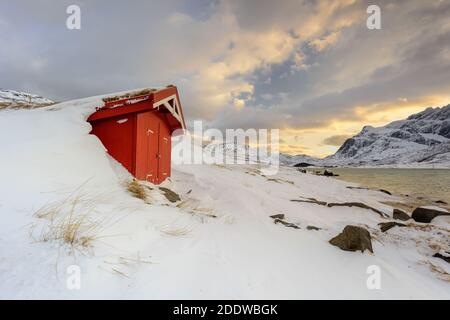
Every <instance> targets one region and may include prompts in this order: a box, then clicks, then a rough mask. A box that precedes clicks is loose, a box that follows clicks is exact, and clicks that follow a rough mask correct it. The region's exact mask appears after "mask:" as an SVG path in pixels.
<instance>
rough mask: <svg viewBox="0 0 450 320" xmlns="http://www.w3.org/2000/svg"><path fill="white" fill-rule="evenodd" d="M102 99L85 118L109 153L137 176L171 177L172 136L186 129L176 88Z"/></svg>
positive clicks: (157, 179) (158, 180)
mask: <svg viewBox="0 0 450 320" xmlns="http://www.w3.org/2000/svg"><path fill="white" fill-rule="evenodd" d="M103 102H104V105H103V106H102V107H101V108H98V109H97V111H96V112H95V113H93V114H92V115H91V116H90V117H89V118H88V121H89V122H90V124H91V125H92V131H91V133H92V134H95V135H96V136H97V137H98V138H99V139H100V140H101V141H102V143H103V145H104V146H105V147H106V149H107V150H108V153H109V154H110V155H111V156H112V157H113V158H115V159H116V160H117V161H119V162H120V163H121V164H122V165H123V166H124V167H125V168H126V169H127V170H128V171H129V172H130V173H131V174H133V175H134V176H135V177H136V178H137V179H139V180H146V181H149V182H152V183H154V184H159V183H161V182H163V181H164V180H165V179H166V178H168V177H170V170H171V166H170V162H171V161H170V160H171V136H172V133H173V132H174V131H175V130H176V129H185V123H184V117H183V111H182V109H181V104H180V98H179V96H178V90H177V88H176V87H175V86H168V87H166V88H163V89H144V90H140V91H134V92H128V93H124V94H120V95H117V96H114V97H108V98H104V99H103Z"/></svg>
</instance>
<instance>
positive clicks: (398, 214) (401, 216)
mask: <svg viewBox="0 0 450 320" xmlns="http://www.w3.org/2000/svg"><path fill="white" fill-rule="evenodd" d="M392 217H393V218H394V219H395V220H401V221H408V220H409V219H411V217H410V216H409V215H408V214H407V213H406V212H404V211H402V210H400V209H394V213H393V214H392Z"/></svg>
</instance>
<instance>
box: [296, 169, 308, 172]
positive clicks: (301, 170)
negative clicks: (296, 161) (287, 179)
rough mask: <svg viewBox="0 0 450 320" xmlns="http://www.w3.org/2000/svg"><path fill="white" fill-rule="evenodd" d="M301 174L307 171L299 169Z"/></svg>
mask: <svg viewBox="0 0 450 320" xmlns="http://www.w3.org/2000/svg"><path fill="white" fill-rule="evenodd" d="M298 171H299V172H301V173H306V172H307V171H306V170H305V169H298Z"/></svg>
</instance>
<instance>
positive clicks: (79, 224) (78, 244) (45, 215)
mask: <svg viewBox="0 0 450 320" xmlns="http://www.w3.org/2000/svg"><path fill="white" fill-rule="evenodd" d="M93 211H94V207H93V201H89V200H82V199H81V197H79V196H77V197H76V198H74V199H65V200H63V201H61V202H55V203H52V204H50V205H46V206H44V207H42V208H40V209H39V210H38V211H36V212H35V213H34V215H33V217H34V218H37V219H43V220H47V221H46V222H47V223H45V222H44V223H35V224H33V225H32V227H31V229H30V236H31V237H32V238H33V239H34V240H36V241H39V242H49V241H58V242H59V243H60V244H64V245H68V246H69V247H70V248H71V250H72V251H75V250H76V249H87V248H90V247H92V245H93V242H94V241H95V240H97V239H99V238H100V237H99V234H100V233H101V232H102V231H103V229H104V228H105V227H106V226H107V225H108V223H107V221H106V218H105V219H97V220H95V219H94V218H93V217H94V216H95V215H94V212H93Z"/></svg>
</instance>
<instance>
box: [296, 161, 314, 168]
mask: <svg viewBox="0 0 450 320" xmlns="http://www.w3.org/2000/svg"><path fill="white" fill-rule="evenodd" d="M312 166H314V165H313V164H311V163H307V162H300V163H297V164H295V165H294V167H295V168H307V167H312Z"/></svg>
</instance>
